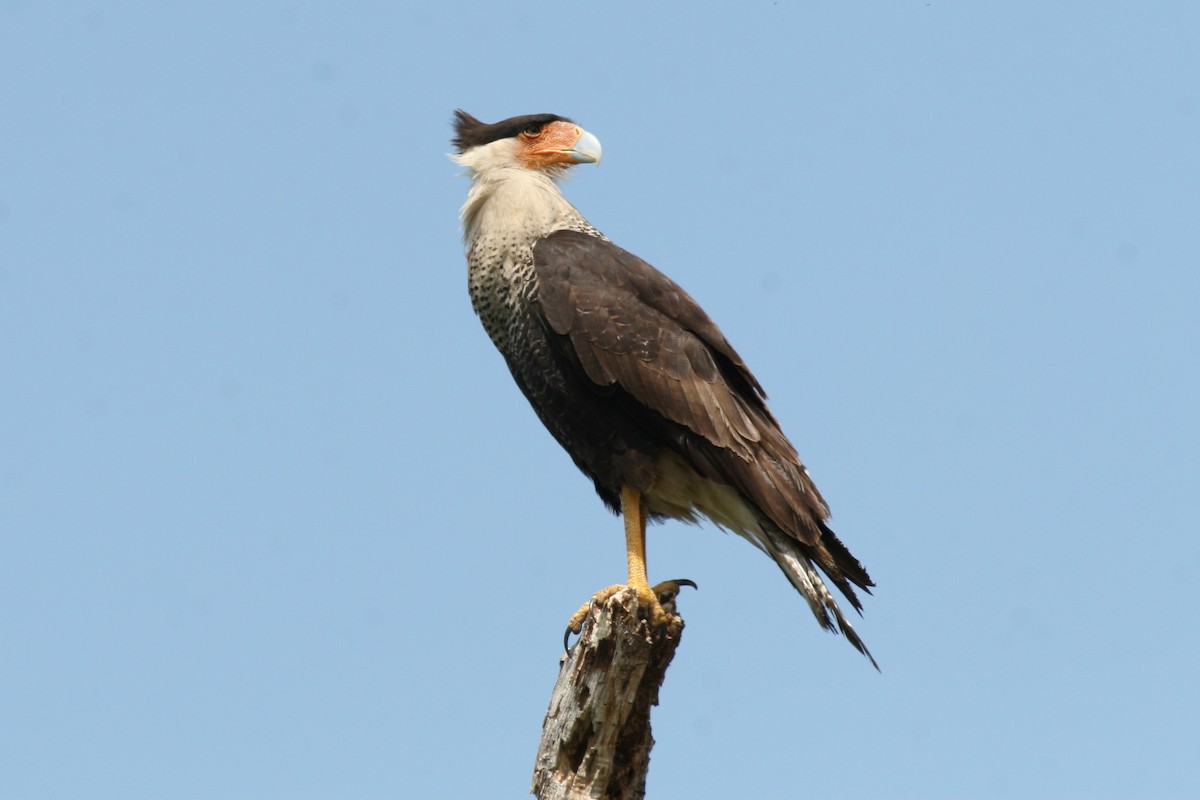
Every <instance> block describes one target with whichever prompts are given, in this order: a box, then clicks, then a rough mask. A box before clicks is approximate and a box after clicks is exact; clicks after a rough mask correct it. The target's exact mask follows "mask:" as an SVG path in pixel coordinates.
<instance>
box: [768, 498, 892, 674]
mask: <svg viewBox="0 0 1200 800" xmlns="http://www.w3.org/2000/svg"><path fill="white" fill-rule="evenodd" d="M820 526H821V540H820V543H819V544H818V545H817V546H816V547H815V548H814V547H812V546H810V545H807V544H805V543H804V542H801V541H799V540H798V539H796V538H794V537H792V536H789V535H788V534H786V533H784V532H783V531H781V530H779V528H778V527H776V526H775V525H774V524H773V523H770V522H768V521H766V520H763V521H762V529H763V531H764V533H766V542H765V543H764V544H766V549H767V552H768V553H769V554H770V555H771V557H772V558H774V559H775V563H776V564H778V565H779V568H780V569H781V570H783V574H784V575H787V578H788V580H789V581H791V582H792V586H795V587H796V590H797V591H798V592H800V594H802V595H803V596H804V599H805V600H807V601H808V607H809V608H810V609H812V613H813V616H814V617H816V618H817V622H819V623H820V624H821V627H822V628H825V629H826V630H829V631H833V632H835V633H841V634H842V635H843V636H845V637H846V640H847V641H848V642H850V644H852V645H854V648H855V649H856V650H858V652H860V653H862V654H863V655H864V656H866V657H867V659H868V660H870V662H871V665H872V666H874V667H875V669H876V670H878V669H879V664H877V663H876V662H875V658H874V657H873V656H872V655H871V651H870V650H868V649H867V645H866V644H865V643H864V642H863V640H862V639H861V638H859V635H858V633H856V632H855V630H854V627H853V626H852V625H851V624H850V622H849V621H848V620H847V619H846V617H845V615H844V614H842V609H841V608H839V607H838V604H837V601H836V600H835V599H834V597H833V594H832V593H831V592H830V591H829V587H827V586H826V585H825V581H824V580H823V579H822V578H821V573H820V572H818V571H817V567H818V566H819V567H820V568H821V571H822V572H824V573H825V575H826V576H828V578H829V579H830V581H832V582H833V584H834V585H835V586H836V587H837V588H838V590H839V591H841V593H842V594H843V595H845V596H846V599H847V600H849V601H850V605H852V606H854V610H855V611H858V612H859V613H860V614H861V613H862V604H861V603H860V602H859V601H858V596H857V595H856V594H855V592H854V588H853V587H852V586H851V585H850V584H851V583H853V584H854V585H856V586H858V587H859V588H860V589H862V590H863V591H865V592H867V593H868V594H870V592H871V588H870V587H871V586H873V585H874V584H873V583H872V582H871V578H870V576H869V575H867V572H866V570H865V569H863V567H862V565H861V564H859V563H858V560H857V559H856V558H854V556H852V555H851V554H850V551H849V550H847V549H846V546H845V545H843V544H842V543H841V542H840V541H839V540H838V538H837V537H836V536H834V534H833V531H832V530H830V529H829V528H828V527H827V526H826V525H825V524H824V523H820Z"/></svg>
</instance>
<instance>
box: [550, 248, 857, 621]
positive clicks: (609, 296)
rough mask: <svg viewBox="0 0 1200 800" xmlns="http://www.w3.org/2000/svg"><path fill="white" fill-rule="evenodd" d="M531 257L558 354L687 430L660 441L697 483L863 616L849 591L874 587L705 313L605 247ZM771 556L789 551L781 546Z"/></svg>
mask: <svg viewBox="0 0 1200 800" xmlns="http://www.w3.org/2000/svg"><path fill="white" fill-rule="evenodd" d="M533 252H534V268H535V270H536V272H537V278H538V297H537V300H538V303H539V304H540V307H541V312H542V314H543V316H544V318H545V320H546V323H547V324H548V325H549V327H550V329H551V330H552V331H553V332H554V333H557V334H559V340H558V341H559V342H560V345H561V346H563V347H564V348H565V347H566V343H568V342H569V348H567V349H568V350H569V352H566V353H565V355H567V356H568V357H570V358H573V359H575V360H577V362H578V363H579V364H580V366H581V368H582V369H583V370H584V372H585V373H586V374H587V376H588V378H589V379H590V380H591V381H592V382H594V383H595V384H596V385H597V386H598V387H610V386H613V385H616V386H619V387H620V388H621V389H623V390H624V392H626V393H627V394H628V395H629V396H630V397H632V398H633V400H635V401H636V402H637V403H639V404H641V406H643V407H645V408H649V409H652V410H653V411H654V412H656V413H657V414H659V415H661V417H662V418H664V419H666V420H668V421H669V423H673V424H674V426H676V427H675V428H671V425H670V424H668V425H667V426H666V427H667V429H670V430H675V431H681V432H674V433H670V435H669V437H664V438H670V439H671V446H672V447H674V448H675V449H676V450H677V451H678V452H679V453H680V454H681V455H682V456H684V457H685V458H686V459H687V461H688V463H689V464H691V465H692V467H693V468H694V469H695V470H696V471H697V472H698V474H701V475H702V476H704V477H706V478H709V479H711V480H714V481H717V482H719V483H722V484H725V485H729V486H732V487H733V488H735V489H736V490H737V491H738V492H739V493H740V494H741V495H742V496H743V497H745V498H747V499H748V500H749V501H750V502H752V503H753V504H754V505H755V507H756V508H757V509H758V510H759V511H760V513H762V514H763V515H764V516H765V517H766V519H767V520H769V521H770V523H771V524H773V525H775V526H777V527H778V529H779V530H780V531H781V532H782V533H783V534H784V535H785V536H786V537H787V538H790V539H791V540H793V541H795V542H798V543H800V545H799V546H801V547H803V548H804V558H811V559H812V560H813V561H815V562H816V564H818V565H819V566H820V567H821V569H822V570H823V571H824V572H825V573H826V574H827V575H828V576H829V577H830V579H831V580H832V581H833V582H834V584H835V585H836V586H837V587H838V588H839V589H840V590H841V591H842V592H843V593H844V594H845V595H846V596H847V598H848V599H850V601H851V603H852V604H853V605H854V606H855V608H858V607H859V603H858V599H857V597H855V595H854V592H853V589H852V588H851V587H850V584H851V583H853V584H854V585H857V586H859V587H861V588H863V589H864V590H867V589H869V587H870V586H871V585H873V584H872V583H871V580H870V577H869V576H868V575H867V573H866V571H865V570H864V569H863V568H862V566H861V565H860V564H859V563H858V561H857V560H856V559H855V558H854V557H853V556H852V555H850V553H849V551H847V550H846V548H845V547H844V546H843V545H842V544H841V542H839V541H838V540H837V538H836V537H835V536H834V535H833V532H832V531H831V530H830V529H829V528H828V527H827V526H826V525H825V524H824V520H825V519H827V518H828V517H829V509H828V507H827V506H826V504H825V501H824V499H823V498H822V497H821V495H820V493H819V492H818V491H817V488H816V486H815V485H814V484H813V482H812V480H811V478H809V476H808V472H807V470H805V469H804V465H803V464H802V463H801V462H800V458H799V456H798V455H797V454H796V451H795V448H793V447H792V445H791V443H790V442H789V441H788V440H787V437H786V436H784V434H783V431H782V430H781V429H780V427H779V424H778V423H777V422H776V421H775V418H774V417H773V416H772V415H771V412H770V411H769V410H768V409H767V407H766V395H765V393H764V392H763V390H762V387H761V386H760V385H759V383H758V381H757V380H755V378H754V376H753V375H751V374H750V371H749V369H747V367H746V365H745V363H744V362H743V361H742V358H741V357H740V356H739V355H738V354H737V352H736V351H735V350H734V349H733V347H732V346H731V345H730V344H729V342H728V341H727V340H726V339H725V336H724V334H722V333H721V331H720V329H719V328H718V327H717V326H716V324H715V323H714V322H713V321H712V320H711V319H710V318H709V317H708V315H707V314H706V313H705V312H704V310H703V309H701V308H700V306H699V304H697V303H696V301H695V300H693V299H692V298H691V297H690V296H689V295H688V294H687V292H685V291H684V290H683V289H682V288H680V286H679V285H678V284H676V283H675V282H674V281H672V280H671V279H670V278H668V277H667V276H665V275H663V274H662V273H661V272H659V271H658V270H656V269H654V267H652V266H650V265H649V264H647V263H646V262H645V261H642V260H641V259H640V258H638V257H637V256H634V255H633V254H631V253H629V252H627V251H625V250H623V249H621V248H620V247H618V246H617V245H614V244H613V243H611V242H609V241H608V240H607V239H602V238H598V237H596V236H592V235H589V234H586V233H579V232H576V231H558V232H556V233H553V234H551V235H549V236H547V237H545V238H543V239H541V240H539V241H538V243H537V244H536V245H535V246H534V251H533ZM771 549H772V550H775V551H778V552H785V548H784V547H783V544H782V540H780V541H775V542H773V544H772V546H771ZM780 559H781V556H779V555H778V554H776V560H777V561H779V562H780V565H781V566H784V561H781V560H780ZM785 572H789V575H792V576H793V579H794V582H795V581H800V584H804V580H802V579H801V578H802V576H799V577H798V576H797V575H798V574H797V572H796V570H789V569H787V568H785ZM797 588H801V586H800V585H798V587H797ZM814 592H815V590H814ZM806 596H808V597H809V598H810V601H813V598H815V597H816V596H817V595H816V594H815V593H812V592H806ZM818 605H821V603H818ZM834 608H836V606H834ZM836 613H837V614H838V617H839V619H838V621H839V623H841V622H842V620H841V617H840V612H836ZM846 627H848V626H846ZM848 635H852V634H848Z"/></svg>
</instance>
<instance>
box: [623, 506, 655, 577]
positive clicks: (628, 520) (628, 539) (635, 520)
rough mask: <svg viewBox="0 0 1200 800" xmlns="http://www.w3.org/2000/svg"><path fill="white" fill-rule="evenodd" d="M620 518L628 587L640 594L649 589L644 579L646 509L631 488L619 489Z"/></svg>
mask: <svg viewBox="0 0 1200 800" xmlns="http://www.w3.org/2000/svg"><path fill="white" fill-rule="evenodd" d="M621 516H623V517H624V518H625V558H626V560H627V562H628V563H629V585H630V586H632V587H633V588H635V589H637V590H638V594H639V595H640V594H641V590H642V589H643V588H645V589H649V588H650V581H648V580H647V579H646V509H645V508H643V507H642V493H641V492H639V491H638V490H637V489H634V488H633V487H632V486H622V487H621Z"/></svg>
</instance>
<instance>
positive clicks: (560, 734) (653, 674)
mask: <svg viewBox="0 0 1200 800" xmlns="http://www.w3.org/2000/svg"><path fill="white" fill-rule="evenodd" d="M674 602H675V598H674V597H671V598H669V599H666V600H665V601H664V603H663V607H664V608H665V609H666V610H667V612H668V614H669V615H670V620H671V621H670V622H669V623H668V624H667V626H666V627H665V628H664V629H660V630H657V631H651V630H650V626H649V624H648V623H647V622H646V621H645V620H644V619H642V618H641V617H640V616H639V615H638V600H637V595H636V594H635V593H634V591H633V590H632V589H626V590H624V591H622V592H619V593H618V594H616V595H614V596H613V597H612V598H611V599H610V600H609V601H608V602H607V603H604V604H603V605H602V606H597V607H594V608H593V609H592V610H591V613H590V614H589V615H588V619H587V621H586V622H585V623H584V628H583V633H582V634H581V635H580V637H579V641H578V642H577V643H576V644H575V646H574V647H573V648H572V649H571V651H570V652H569V653H568V654H566V655H564V656H563V658H562V659H561V660H560V663H559V672H558V681H557V682H556V683H555V685H554V693H553V694H552V695H551V696H550V707H549V709H548V710H547V711H546V721H545V722H544V723H543V724H542V741H541V744H540V745H539V746H538V752H537V760H536V762H535V764H534V770H533V793H534V794H535V795H536V796H537V797H538V800H583V799H584V798H587V800H641V798H643V797H645V794H646V772H647V770H648V769H649V767H650V748H651V747H653V746H654V739H653V737H652V736H651V735H650V707H651V706H656V705H658V691H659V688H660V687H661V686H662V683H663V679H664V678H665V677H666V673H667V667H668V666H670V664H671V659H672V658H674V656H675V649H676V648H677V647H678V646H679V637H680V634H681V633H682V632H683V619H682V618H680V617H679V616H678V615H677V614H676V613H675V606H674Z"/></svg>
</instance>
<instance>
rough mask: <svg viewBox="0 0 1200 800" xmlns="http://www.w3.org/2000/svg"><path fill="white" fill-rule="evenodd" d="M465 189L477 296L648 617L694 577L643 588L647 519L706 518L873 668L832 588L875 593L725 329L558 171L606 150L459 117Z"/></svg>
mask: <svg viewBox="0 0 1200 800" xmlns="http://www.w3.org/2000/svg"><path fill="white" fill-rule="evenodd" d="M452 125H453V129H454V136H453V138H452V140H451V142H452V145H453V147H454V153H452V154H451V158H452V159H453V160H454V161H456V162H457V163H458V164H459V165H460V166H461V167H463V168H464V169H465V172H466V175H467V176H468V177H469V178H470V181H471V184H470V188H469V190H468V192H467V199H466V202H465V203H464V204H463V206H462V210H461V223H462V230H463V242H464V247H465V251H466V260H467V284H468V289H469V293H470V297H471V304H472V306H473V308H474V310H475V312H476V314H477V315H478V317H479V319H480V321H481V322H482V324H483V327H484V329H485V330H486V332H487V334H488V336H489V337H490V338H491V340H492V342H493V344H494V345H495V346H496V348H497V349H498V350H499V351H500V353H501V354H502V355H503V357H504V360H505V362H506V363H507V365H508V368H509V371H510V372H511V373H512V377H513V378H514V380H515V381H516V383H517V386H518V387H519V388H520V390H521V392H522V393H523V394H524V395H525V397H526V398H527V399H528V401H529V403H530V405H531V406H532V407H533V410H534V412H535V413H536V414H537V416H538V418H539V419H540V420H541V422H542V423H543V424H544V425H545V427H546V428H547V429H548V430H549V432H550V434H551V435H552V436H553V437H554V438H555V439H556V440H557V441H558V443H559V444H560V445H561V446H562V447H563V449H565V450H566V452H567V453H568V454H569V455H570V457H571V459H572V460H573V461H574V462H575V465H576V466H577V467H578V468H579V469H580V470H581V471H582V472H583V473H584V474H585V475H586V476H588V477H589V478H591V480H592V482H593V484H594V485H595V489H596V493H597V494H598V495H599V497H600V499H601V501H603V503H604V505H605V506H607V507H608V508H609V509H610V510H611V511H613V512H614V513H617V514H619V515H621V516H622V517H623V521H624V529H625V540H626V559H627V566H628V575H627V583H626V584H617V585H614V586H610V587H608V588H606V589H603V590H601V591H600V592H598V593H596V594H595V595H594V596H593V597H592V600H591V601H589V602H588V603H585V604H584V605H583V607H582V608H580V609H579V611H577V612H576V613H575V614H574V615H573V616H572V617H571V618H570V620H569V622H568V630H567V635H568V636H569V635H570V634H571V633H572V632H574V633H579V632H580V630H581V626H582V624H583V622H584V619H585V617H586V615H587V611H588V609H589V607H590V606H591V604H592V603H593V602H602V601H604V600H606V599H607V598H608V597H611V596H612V595H613V594H615V593H616V592H618V591H620V590H621V589H623V588H625V586H629V587H632V588H633V589H634V590H635V592H636V594H637V598H638V604H639V607H640V608H641V609H644V610H645V611H644V614H645V618H646V619H647V620H648V621H649V622H650V623H652V624H654V625H662V624H664V623H665V620H666V612H665V611H664V610H663V608H662V600H663V599H664V598H666V597H668V596H673V593H674V592H675V591H678V587H679V586H680V585H692V586H694V585H695V584H693V583H691V582H690V581H668V582H666V583H664V584H659V585H658V586H655V587H651V586H650V585H649V581H648V579H647V576H646V552H645V536H646V525H647V522H648V521H654V522H661V521H664V520H668V519H675V520H680V521H683V522H688V523H695V522H699V521H700V520H701V519H702V518H704V519H708V520H709V521H711V522H713V523H715V524H716V525H717V526H718V527H720V528H723V529H725V530H728V531H732V532H734V533H736V534H739V535H740V536H742V537H744V538H745V539H747V540H748V541H749V542H750V543H751V544H753V545H754V546H755V547H757V548H758V549H759V550H761V551H762V552H764V553H765V554H766V555H768V556H769V557H770V558H771V559H772V560H773V561H774V562H775V563H776V564H777V565H778V566H779V568H780V569H781V570H782V571H783V573H784V575H786V576H787V579H788V580H789V581H790V582H791V584H792V586H794V587H795V588H796V589H797V590H798V591H799V593H800V594H801V595H802V596H803V598H804V599H805V601H806V602H807V604H808V607H809V609H810V610H811V611H812V613H813V616H814V617H816V620H817V622H818V623H819V624H820V625H821V627H822V628H824V629H826V630H828V631H832V632H835V633H839V632H840V633H841V634H842V635H843V636H844V637H845V638H846V639H847V641H849V643H850V644H851V645H853V646H854V647H855V648H856V649H857V650H858V651H859V652H860V653H862V654H863V655H864V656H866V657H867V659H868V660H870V662H871V664H872V665H874V666H875V668H876V669H878V668H879V665H878V664H877V663H876V661H875V659H874V657H873V656H872V655H871V653H870V651H869V650H868V649H867V646H866V644H864V642H863V640H862V639H861V638H860V637H859V635H858V634H857V633H856V632H855V630H854V628H853V627H852V626H851V625H850V622H849V621H848V620H847V619H846V616H845V614H843V612H842V610H841V608H840V607H839V606H838V603H837V600H836V599H835V598H834V596H833V594H832V593H831V592H830V590H829V588H828V586H827V585H826V582H825V580H824V579H823V578H822V574H823V575H824V578H825V579H828V581H829V582H830V583H832V584H833V585H834V586H835V587H836V588H837V589H838V590H839V592H840V593H841V595H842V596H843V597H844V598H845V599H846V600H847V601H848V602H849V603H850V605H851V606H852V607H853V608H854V609H855V610H856V611H857V612H858V613H859V614H860V615H861V613H862V604H861V602H860V601H859V599H858V596H857V594H856V591H855V589H856V588H857V589H860V590H862V591H864V592H866V593H868V594H869V593H870V591H871V588H872V587H873V586H874V585H875V584H874V583H873V581H872V580H871V577H870V576H869V575H868V574H867V571H866V569H864V568H863V566H862V564H860V563H859V561H858V559H857V558H855V557H854V556H853V555H852V554H851V553H850V551H849V550H848V549H847V548H846V546H845V545H843V544H842V542H841V541H840V540H839V539H838V537H837V536H836V535H834V532H833V530H831V529H830V527H829V525H828V520H829V518H830V512H829V506H828V505H827V504H826V502H825V500H824V498H823V497H822V496H821V494H820V492H819V491H818V490H817V487H816V485H815V484H814V483H813V480H812V478H811V477H810V476H809V473H808V470H807V468H806V467H805V466H804V464H803V463H802V462H801V460H800V458H799V456H798V455H797V453H796V449H795V447H793V446H792V444H791V442H790V441H788V438H787V437H786V436H785V435H784V433H783V430H782V429H781V428H780V426H779V423H778V422H777V421H776V419H775V417H774V416H773V415H772V413H771V411H770V410H768V408H767V404H766V397H767V396H766V392H765V391H764V390H763V388H762V386H761V385H760V384H759V382H758V380H757V379H756V378H755V377H754V375H753V374H751V372H750V370H749V368H748V367H747V366H746V364H745V362H744V361H743V360H742V358H741V356H739V355H738V353H737V351H736V350H734V348H733V346H732V345H730V344H729V342H728V340H727V339H726V338H725V335H724V334H723V333H722V332H721V330H720V329H719V328H718V327H717V325H716V324H715V323H714V322H713V321H712V319H711V318H710V317H709V316H708V314H706V313H705V311H704V310H703V309H702V308H701V307H700V305H699V304H698V303H697V302H696V301H695V300H693V299H692V297H691V296H690V295H689V294H688V293H687V292H685V291H684V290H683V289H682V288H681V287H680V286H679V285H678V284H677V283H676V282H675V281H673V280H672V279H671V278H669V277H667V276H666V275H664V274H663V273H661V272H659V271H658V270H657V269H655V268H654V267H652V266H651V265H650V264H648V263H646V262H645V261H643V260H642V259H640V258H638V257H637V256H635V255H633V254H632V253H630V252H628V251H627V250H624V249H622V248H621V247H619V246H618V245H616V244H614V243H613V242H612V241H611V240H609V239H608V237H606V236H605V235H604V234H602V233H601V232H600V231H599V230H597V229H596V228H595V227H593V226H592V225H591V223H589V222H588V221H587V219H586V218H584V216H583V214H581V213H580V212H579V211H578V210H577V209H576V208H575V207H574V206H573V205H571V203H569V202H568V201H567V199H566V198H565V197H564V196H563V193H562V191H561V189H560V187H559V179H560V178H562V177H563V176H564V174H565V173H566V172H567V170H569V169H571V168H572V167H574V166H576V165H579V164H598V163H599V162H600V158H601V146H600V141H599V139H597V138H596V137H595V136H594V135H593V134H591V133H589V132H588V131H586V130H584V129H583V128H582V127H580V126H579V125H577V124H575V123H574V122H573V121H571V120H570V119H568V118H567V117H563V116H560V115H557V114H526V115H521V116H514V117H510V118H508V119H504V120H502V121H500V122H495V123H490V124H489V123H484V122H481V121H480V120H478V119H476V118H475V117H473V116H471V115H470V114H468V113H466V112H465V111H463V110H461V109H459V110H457V111H455V112H454V118H453V122H452Z"/></svg>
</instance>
